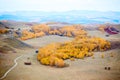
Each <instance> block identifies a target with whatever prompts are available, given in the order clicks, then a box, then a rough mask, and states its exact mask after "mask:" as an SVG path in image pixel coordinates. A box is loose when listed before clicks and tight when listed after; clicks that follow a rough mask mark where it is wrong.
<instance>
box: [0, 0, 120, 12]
mask: <svg viewBox="0 0 120 80" xmlns="http://www.w3.org/2000/svg"><path fill="white" fill-rule="evenodd" d="M70 10H95V11H120V0H0V11H1V12H2V11H70Z"/></svg>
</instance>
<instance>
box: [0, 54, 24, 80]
mask: <svg viewBox="0 0 120 80" xmlns="http://www.w3.org/2000/svg"><path fill="white" fill-rule="evenodd" d="M21 57H23V55H21V56H19V57H17V58H15V59H14V63H15V64H14V65H13V66H12V67H11V68H10V69H9V70H8V71H7V72H6V73H5V74H4V75H3V76H2V77H1V78H0V80H2V79H4V78H5V77H6V76H7V74H8V73H9V72H10V71H11V70H13V69H14V68H15V67H16V66H17V65H18V63H17V60H18V59H20V58H21Z"/></svg>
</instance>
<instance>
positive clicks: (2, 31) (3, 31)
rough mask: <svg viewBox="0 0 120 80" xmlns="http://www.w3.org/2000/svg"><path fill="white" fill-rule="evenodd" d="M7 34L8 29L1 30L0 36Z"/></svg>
mask: <svg viewBox="0 0 120 80" xmlns="http://www.w3.org/2000/svg"><path fill="white" fill-rule="evenodd" d="M7 32H8V30H7V29H3V28H0V34H4V33H7Z"/></svg>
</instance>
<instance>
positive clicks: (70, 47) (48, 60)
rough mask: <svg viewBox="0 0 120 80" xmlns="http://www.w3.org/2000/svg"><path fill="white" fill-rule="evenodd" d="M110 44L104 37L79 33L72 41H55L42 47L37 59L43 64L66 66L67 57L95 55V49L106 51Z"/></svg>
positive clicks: (80, 57)
mask: <svg viewBox="0 0 120 80" xmlns="http://www.w3.org/2000/svg"><path fill="white" fill-rule="evenodd" d="M110 46H111V45H110V42H108V41H106V40H104V39H102V38H98V37H90V36H87V35H79V36H77V37H75V39H74V40H73V41H71V42H65V43H56V44H55V43H54V44H49V45H47V46H45V47H42V48H40V49H39V53H38V55H37V59H38V60H39V61H40V63H41V64H43V65H50V66H57V67H64V66H65V62H64V60H66V59H70V60H72V61H74V60H75V58H77V59H84V58H85V57H90V56H94V53H93V52H94V51H105V50H107V49H109V48H110Z"/></svg>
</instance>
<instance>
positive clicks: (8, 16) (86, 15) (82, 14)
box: [0, 10, 120, 24]
mask: <svg viewBox="0 0 120 80" xmlns="http://www.w3.org/2000/svg"><path fill="white" fill-rule="evenodd" d="M119 15H120V12H112V11H108V12H100V11H84V10H83V11H77V10H75V11H66V12H41V11H16V12H1V13H0V20H15V21H22V22H40V23H41V22H65V23H80V24H89V23H98V24H101V23H106V22H109V23H115V24H119V23H120V16H119Z"/></svg>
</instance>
